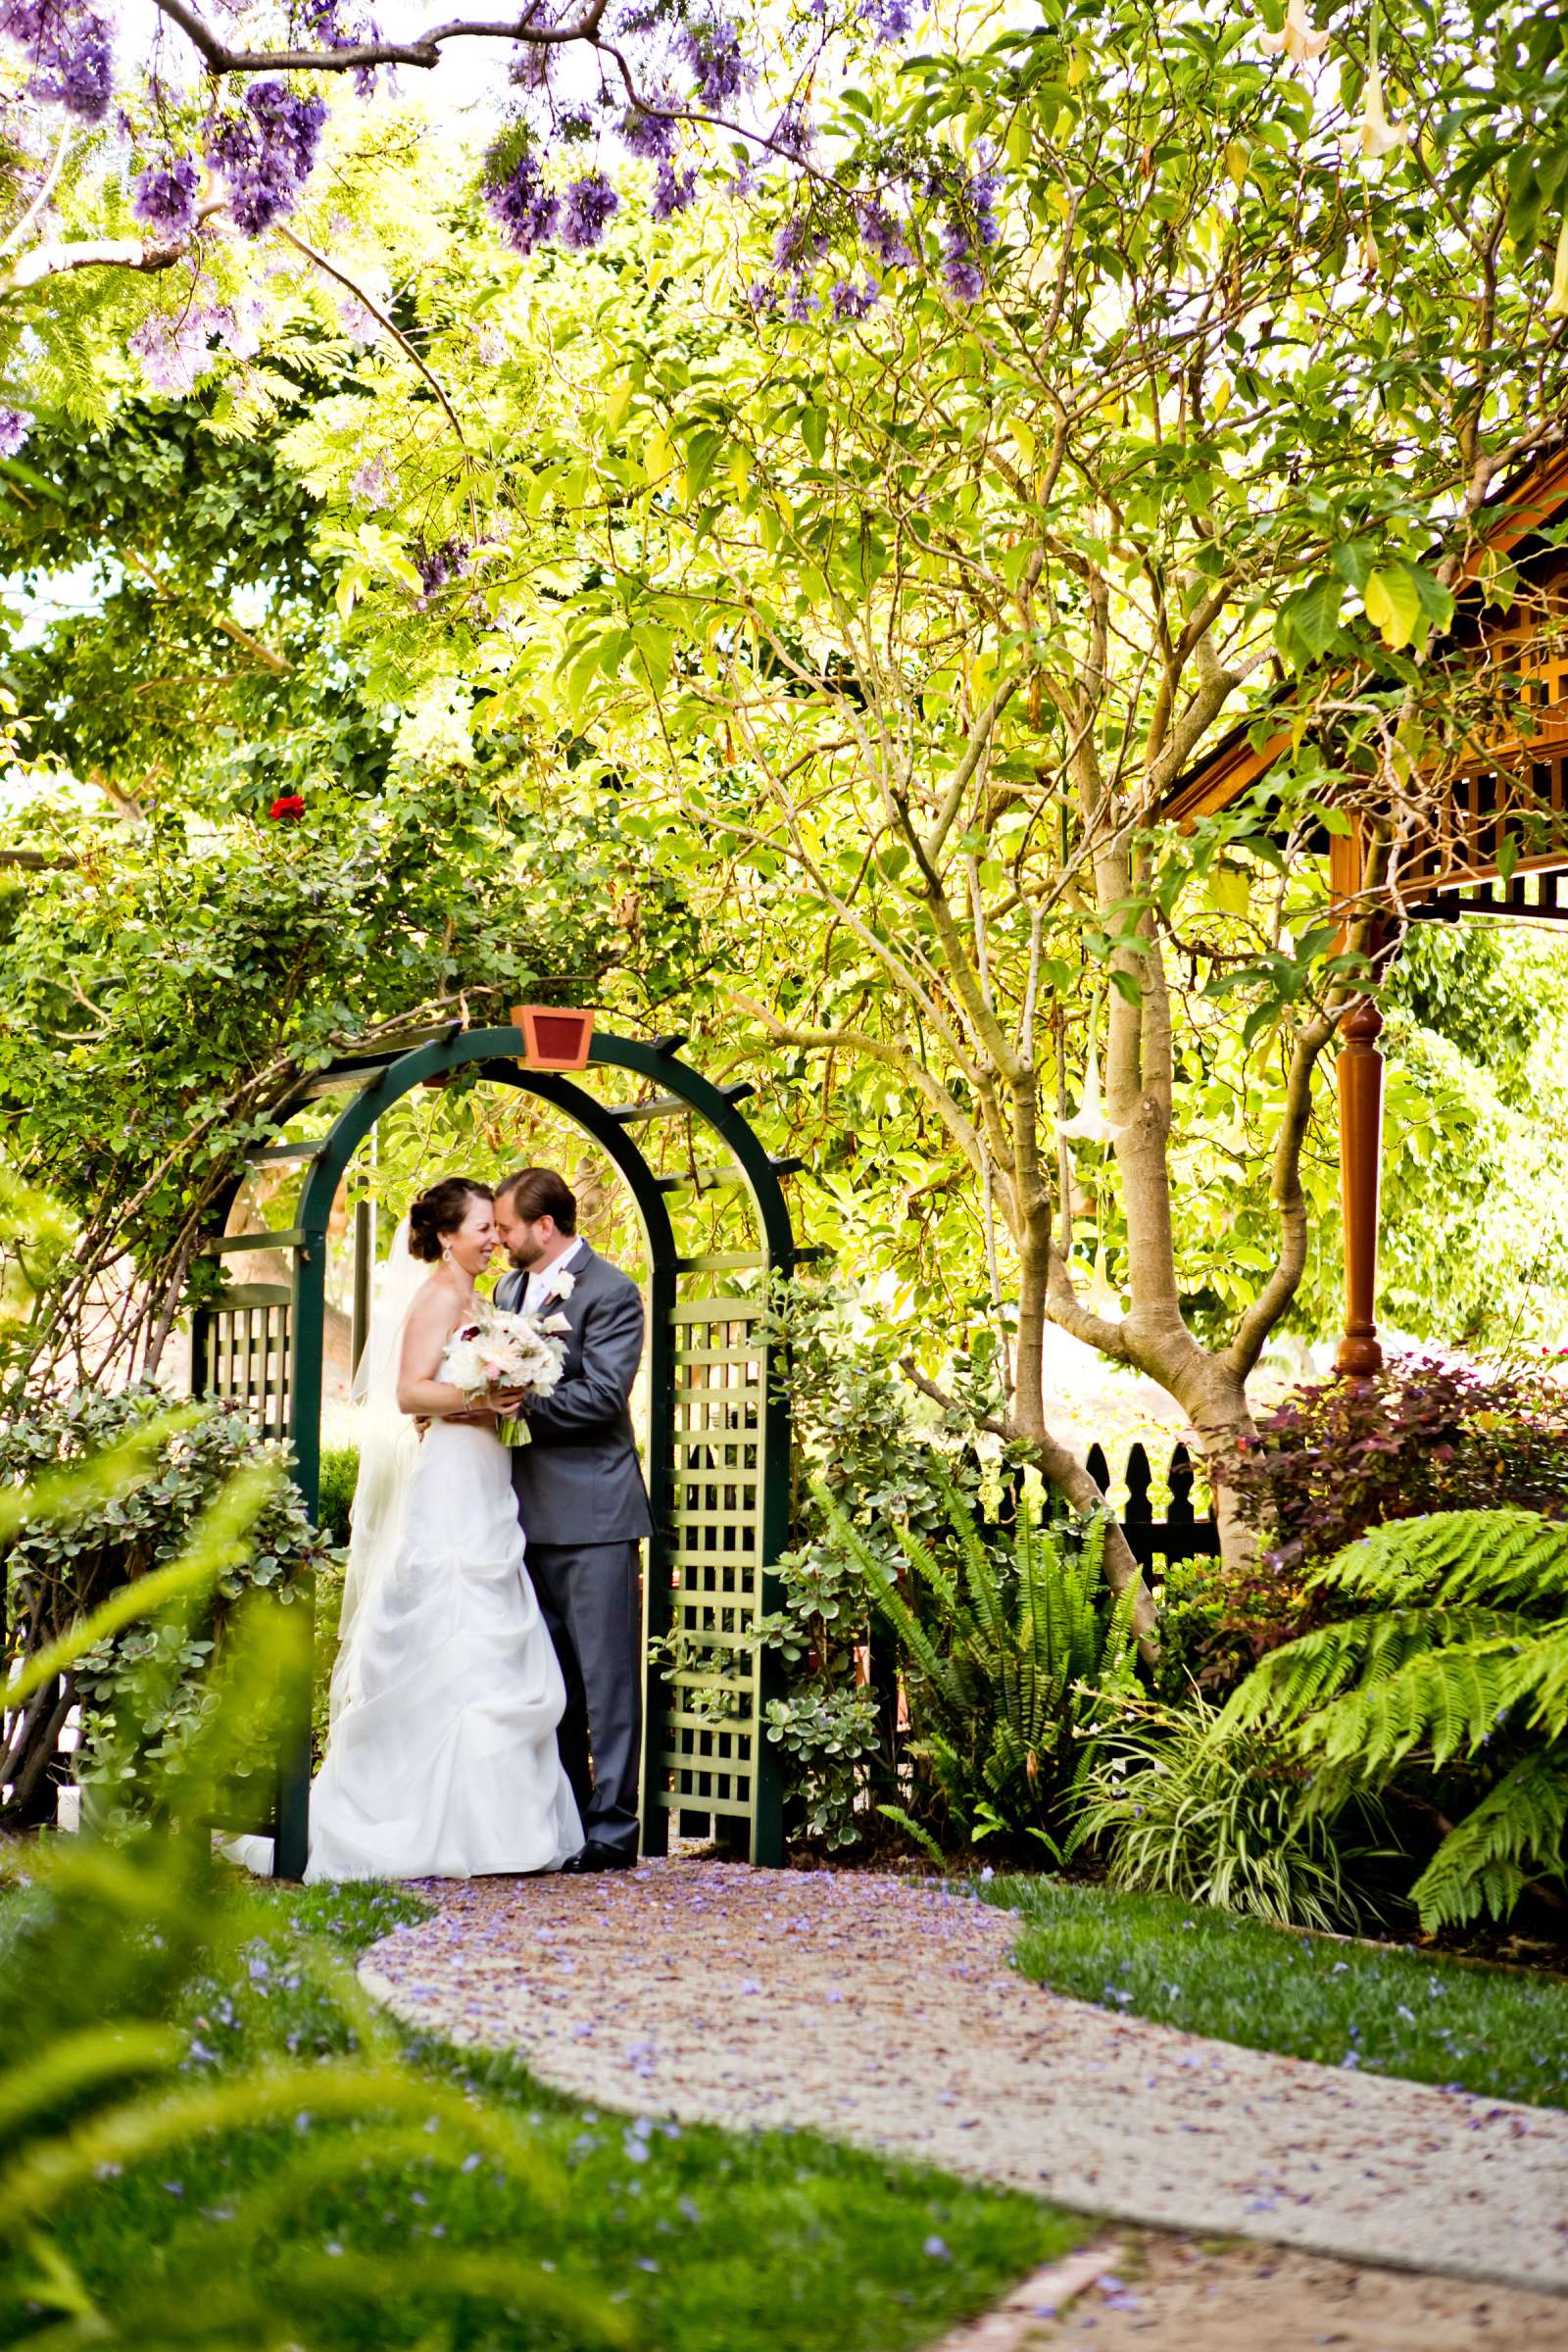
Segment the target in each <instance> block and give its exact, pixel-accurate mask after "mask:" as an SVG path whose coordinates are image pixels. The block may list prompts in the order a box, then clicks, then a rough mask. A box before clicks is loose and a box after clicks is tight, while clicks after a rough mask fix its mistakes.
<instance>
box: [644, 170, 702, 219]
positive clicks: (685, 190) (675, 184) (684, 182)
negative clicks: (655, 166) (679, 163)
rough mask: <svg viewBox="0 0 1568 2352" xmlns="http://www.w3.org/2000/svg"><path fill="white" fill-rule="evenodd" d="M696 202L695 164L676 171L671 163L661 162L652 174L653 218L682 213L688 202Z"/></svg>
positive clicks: (668, 216) (666, 217)
mask: <svg viewBox="0 0 1568 2352" xmlns="http://www.w3.org/2000/svg"><path fill="white" fill-rule="evenodd" d="M696 202H697V167H696V165H695V164H694V165H692V166H691V167H690V168H689V169H688V170H686V171H684V172H678V171H677V170H676V169H675V166H674V165H673V164H667V163H666V164H661V165H660V167H659V170H658V172H656V173H655V174H654V219H655V220H656V221H667V220H668V219H669V218H670V216H671V214H673V213H683V212H684V211H685V210H686V207H687V206H688V205H689V204H695V203H696Z"/></svg>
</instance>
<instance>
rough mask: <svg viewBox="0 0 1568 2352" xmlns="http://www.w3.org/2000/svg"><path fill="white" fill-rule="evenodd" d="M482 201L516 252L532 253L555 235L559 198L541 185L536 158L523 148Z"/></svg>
mask: <svg viewBox="0 0 1568 2352" xmlns="http://www.w3.org/2000/svg"><path fill="white" fill-rule="evenodd" d="M485 202H486V203H487V204H488V205H489V207H490V210H491V211H492V212H493V213H494V215H495V217H496V219H497V221H499V222H500V225H501V230H502V234H503V235H504V236H505V238H506V240H507V243H508V244H509V245H511V246H512V247H514V249H515V251H516V252H518V253H524V254H526V253H532V251H533V249H534V247H535V246H536V245H539V244H542V243H543V241H544V239H545V238H546V237H548V236H551V235H553V234H554V232H555V227H556V222H557V221H558V220H559V219H560V216H561V198H560V197H559V196H557V195H556V194H554V193H553V191H552V190H550V189H549V188H547V187H546V186H545V182H544V173H543V172H541V171H540V169H539V159H538V157H537V156H536V155H535V154H534V153H533V151H532V149H531V148H528V149H525V150H524V151H523V153H522V154H521V155H519V156H518V158H517V160H516V162H515V164H514V165H513V166H512V168H511V170H510V171H509V172H507V173H506V174H505V176H504V177H503V178H500V179H495V180H492V181H491V182H490V185H489V186H488V187H487V188H486V189H485Z"/></svg>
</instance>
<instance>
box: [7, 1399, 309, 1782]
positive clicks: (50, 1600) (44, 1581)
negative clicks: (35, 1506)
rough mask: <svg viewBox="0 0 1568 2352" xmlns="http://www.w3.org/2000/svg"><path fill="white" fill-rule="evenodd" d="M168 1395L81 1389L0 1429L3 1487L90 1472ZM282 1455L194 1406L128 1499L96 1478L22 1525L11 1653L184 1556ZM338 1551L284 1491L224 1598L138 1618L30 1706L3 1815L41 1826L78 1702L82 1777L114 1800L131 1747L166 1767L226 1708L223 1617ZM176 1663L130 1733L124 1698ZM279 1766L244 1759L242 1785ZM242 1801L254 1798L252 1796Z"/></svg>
mask: <svg viewBox="0 0 1568 2352" xmlns="http://www.w3.org/2000/svg"><path fill="white" fill-rule="evenodd" d="M168 1409H169V1398H168V1397H167V1396H165V1395H164V1394H163V1392H162V1391H160V1390H158V1389H156V1388H153V1387H152V1386H150V1385H146V1384H143V1385H140V1386H138V1387H135V1388H130V1389H125V1390H122V1391H120V1392H119V1393H117V1394H113V1395H110V1394H106V1393H105V1392H104V1391H102V1390H99V1389H94V1388H82V1389H78V1390H77V1391H76V1392H75V1393H74V1394H73V1396H71V1397H66V1398H64V1399H63V1400H53V1399H51V1400H49V1401H46V1402H42V1403H38V1404H35V1405H33V1406H31V1407H30V1408H29V1409H27V1410H26V1411H24V1412H18V1413H13V1414H11V1415H9V1416H7V1417H6V1418H5V1419H3V1420H0V1486H5V1487H11V1486H19V1487H20V1486H24V1485H26V1484H28V1483H30V1482H32V1481H34V1480H35V1479H37V1478H38V1477H39V1476H40V1475H44V1474H47V1473H50V1472H54V1471H58V1470H66V1469H70V1468H71V1467H73V1466H74V1465H87V1464H89V1463H91V1462H92V1461H93V1460H94V1459H95V1458H96V1457H97V1456H99V1455H101V1454H103V1453H104V1452H106V1451H107V1450H108V1449H109V1448H111V1447H112V1446H117V1445H119V1444H121V1443H122V1442H123V1440H124V1439H125V1438H127V1437H128V1436H129V1435H130V1434H131V1433H132V1432H133V1431H135V1430H137V1429H140V1428H143V1427H145V1426H146V1425H148V1424H149V1423H151V1422H153V1421H155V1420H156V1419H157V1418H158V1417H159V1416H160V1415H162V1414H164V1413H167V1411H168ZM283 1459H284V1456H283V1449H282V1448H281V1447H280V1446H276V1445H273V1444H270V1443H269V1442H265V1441H263V1440H261V1439H258V1438H257V1436H256V1435H255V1433H254V1431H253V1430H252V1429H251V1427H250V1425H249V1423H248V1422H247V1421H246V1420H244V1418H243V1417H242V1416H241V1415H240V1414H238V1413H235V1412H231V1411H228V1410H226V1409H224V1408H223V1407H222V1406H221V1405H209V1406H203V1407H200V1408H196V1410H195V1411H194V1413H193V1416H192V1417H191V1419H190V1420H189V1423H188V1425H187V1426H185V1427H183V1428H181V1429H178V1430H176V1431H174V1432H173V1433H172V1435H170V1436H169V1437H168V1438H167V1439H165V1441H164V1442H163V1443H162V1444H161V1446H159V1447H158V1449H157V1453H156V1455H155V1460H154V1467H153V1472H152V1475H151V1476H149V1477H147V1478H146V1479H144V1480H143V1481H142V1482H141V1483H140V1484H139V1485H137V1486H136V1487H135V1488H134V1489H132V1490H131V1491H130V1492H128V1493H122V1494H117V1495H113V1496H110V1497H108V1498H105V1497H104V1496H103V1495H101V1494H99V1493H98V1492H97V1491H96V1490H95V1489H94V1488H93V1487H92V1486H91V1484H90V1482H88V1483H86V1484H84V1486H83V1488H82V1491H81V1492H82V1497H83V1498H82V1499H78V1501H77V1502H76V1503H75V1504H74V1505H73V1508H71V1509H70V1510H69V1511H66V1512H62V1513H61V1514H60V1515H59V1516H58V1517H55V1518H52V1519H49V1520H45V1521H38V1522H34V1523H33V1524H31V1525H29V1526H26V1527H25V1528H24V1529H23V1530H22V1531H21V1532H20V1533H19V1534H18V1535H16V1536H15V1537H14V1538H13V1539H12V1541H11V1542H10V1543H9V1544H7V1545H6V1546H5V1547H4V1550H3V1552H0V1560H3V1564H4V1572H5V1605H6V1617H5V1624H6V1651H7V1655H8V1657H10V1658H12V1659H18V1658H23V1659H25V1658H28V1657H31V1656H33V1655H35V1654H36V1653H37V1652H38V1651H40V1650H41V1649H42V1648H44V1647H45V1645H46V1644H48V1643H50V1642H56V1641H58V1640H60V1639H61V1638H62V1637H63V1636H64V1635H65V1634H66V1633H68V1632H69V1630H70V1629H71V1628H72V1627H73V1625H75V1624H76V1623H77V1622H78V1621H79V1620H80V1619H82V1618H83V1617H85V1616H87V1615H89V1614H90V1613H91V1612H92V1611H93V1610H95V1609H97V1608H99V1607H100V1606H101V1605H102V1603H103V1602H104V1601H105V1600H106V1599H108V1597H109V1596H110V1594H111V1593H115V1592H117V1591H118V1590H119V1589H120V1588H121V1587H122V1586H124V1585H127V1584H132V1583H134V1582H135V1581H136V1580H137V1579H138V1578H140V1577H144V1576H146V1575H148V1574H149V1573H150V1572H151V1571H153V1570H154V1569H158V1568H162V1567H165V1566H167V1565H168V1564H169V1563H170V1562H172V1560H174V1559H176V1558H178V1557H179V1555H180V1554H181V1552H182V1551H183V1550H184V1549H185V1547H186V1544H187V1542H188V1540H189V1538H190V1536H191V1534H192V1532H193V1530H194V1529H195V1527H196V1525H197V1523H198V1522H199V1521H200V1520H201V1518H202V1517H203V1515H204V1514H205V1513H206V1512H208V1511H209V1510H210V1509H211V1508H212V1507H213V1505H214V1504H215V1503H216V1501H217V1499H218V1496H219V1495H220V1494H221V1492H222V1491H223V1490H224V1489H225V1487H227V1486H228V1484H229V1482H230V1481H231V1480H232V1478H233V1477H234V1475H235V1473H236V1472H238V1471H240V1470H242V1469H244V1468H245V1467H247V1466H248V1465H253V1464H257V1463H267V1464H279V1463H281V1462H282V1461H283ZM335 1565H336V1554H335V1553H334V1551H333V1549H332V1547H331V1545H330V1544H327V1543H325V1542H324V1541H323V1539H322V1537H321V1536H320V1535H319V1533H318V1531H317V1530H316V1529H315V1528H314V1527H313V1526H312V1525H311V1522H310V1519H309V1518H308V1516H307V1514H306V1512H305V1509H304V1506H303V1504H302V1503H301V1501H300V1498H299V1495H298V1494H297V1492H296V1490H295V1489H294V1487H293V1486H292V1485H291V1484H290V1483H289V1482H288V1481H287V1480H286V1479H280V1480H278V1482H277V1485H276V1488H275V1491H274V1492H273V1493H272V1495H270V1498H269V1500H268V1502H267V1504H266V1506H265V1508H264V1509H263V1511H262V1513H261V1516H260V1517H259V1518H258V1520H257V1522H256V1525H255V1528H254V1531H253V1533H252V1537H251V1540H250V1543H249V1545H248V1550H247V1556H246V1558H245V1560H244V1562H243V1564H242V1565H241V1566H238V1567H236V1568H233V1569H231V1570H230V1571H229V1572H228V1573H227V1574H225V1575H224V1576H223V1577H222V1579H221V1582H220V1583H219V1585H218V1588H217V1592H216V1595H215V1597H214V1600H213V1602H212V1604H211V1605H210V1606H209V1607H207V1608H205V1609H204V1610H202V1611H201V1612H200V1613H199V1614H198V1615H196V1616H194V1617H193V1618H191V1619H189V1620H187V1621H184V1622H177V1623H176V1622H175V1621H173V1620H171V1619H164V1620H162V1621H160V1622H159V1623H158V1624H157V1625H153V1624H143V1625H135V1626H131V1627H129V1628H127V1629H126V1631H124V1632H123V1633H121V1634H118V1635H116V1636H115V1637H113V1639H111V1640H109V1641H104V1642H97V1643H95V1644H94V1645H93V1646H92V1647H91V1648H89V1649H87V1650H85V1651H84V1652H83V1653H82V1654H81V1655H80V1657H79V1658H78V1659H77V1661H76V1663H75V1666H74V1668H73V1672H72V1673H71V1674H70V1675H69V1676H68V1677H67V1678H66V1680H65V1683H64V1685H63V1687H51V1688H50V1690H48V1691H45V1692H43V1693H40V1695H39V1697H38V1698H37V1699H36V1700H35V1701H34V1702H33V1703H32V1705H31V1706H29V1707H26V1708H24V1709H23V1710H21V1711H20V1713H19V1716H18V1720H17V1722H16V1724H15V1726H14V1727H13V1732H12V1738H11V1740H10V1743H9V1748H8V1752H7V1757H6V1762H5V1766H4V1771H3V1778H4V1779H5V1780H6V1781H8V1782H10V1783H11V1784H12V1793H11V1796H10V1798H9V1800H8V1801H7V1803H6V1805H5V1807H4V1809H3V1810H0V1821H3V1822H6V1823H7V1824H13V1823H16V1822H21V1821H26V1820H29V1819H36V1818H38V1817H39V1815H40V1814H41V1813H42V1812H43V1811H44V1810H45V1809H46V1804H47V1798H48V1770H49V1760H50V1758H51V1757H52V1755H53V1754H54V1751H55V1745H56V1740H57V1737H58V1733H59V1729H60V1726H61V1724H62V1723H63V1722H64V1720H65V1716H66V1713H67V1711H68V1709H69V1708H70V1706H71V1705H72V1704H73V1703H74V1702H75V1701H77V1700H79V1701H80V1704H81V1710H82V1718H81V1746H80V1749H79V1751H78V1758H77V1771H78V1777H79V1778H80V1779H81V1781H82V1783H83V1785H84V1786H92V1787H95V1788H97V1789H99V1790H100V1791H101V1793H102V1795H103V1797H104V1798H105V1799H106V1800H111V1801H112V1799H113V1797H114V1795H115V1794H116V1793H118V1792H119V1791H120V1790H121V1789H123V1787H124V1785H125V1784H126V1783H127V1782H128V1781H129V1780H130V1778H131V1777H132V1771H133V1768H132V1765H131V1762H130V1757H131V1753H132V1749H133V1746H134V1745H135V1744H136V1743H137V1742H138V1741H140V1742H142V1743H143V1744H144V1752H147V1753H150V1754H151V1756H152V1757H153V1758H154V1759H155V1760H156V1762H157V1763H158V1764H159V1765H160V1767H161V1768H162V1767H167V1766H170V1765H172V1763H173V1762H174V1761H175V1760H176V1759H177V1757H178V1755H179V1754H180V1752H181V1751H182V1750H183V1749H184V1748H185V1747H186V1746H188V1744H189V1743H190V1741H191V1740H192V1739H193V1738H194V1736H195V1735H196V1733H197V1731H198V1729H199V1727H200V1725H201V1723H202V1720H203V1717H204V1713H205V1712H206V1711H207V1710H208V1709H209V1708H210V1706H211V1705H212V1704H213V1703H214V1702H213V1699H212V1696H211V1693H210V1691H207V1690H206V1689H205V1688H204V1682H203V1677H204V1673H205V1670H206V1667H207V1664H208V1661H209V1660H210V1659H211V1657H212V1656H213V1653H214V1650H215V1648H216V1647H217V1645H218V1644H219V1643H220V1642H221V1639H222V1633H223V1627H224V1624H225V1621H226V1620H227V1618H228V1617H229V1616H230V1614H231V1613H232V1611H233V1609H234V1606H235V1604H236V1603H237V1602H238V1601H239V1600H240V1599H241V1598H242V1596H243V1595H244V1594H246V1593H252V1592H256V1591H269V1590H270V1591H273V1592H275V1593H276V1594H277V1596H278V1597H279V1598H280V1599H281V1600H283V1601H285V1602H287V1601H290V1600H292V1598H293V1597H294V1595H295V1593H296V1592H297V1591H298V1590H299V1588H300V1582H301V1579H303V1578H305V1577H307V1576H309V1575H310V1574H312V1573H313V1572H314V1571H315V1570H317V1569H318V1568H323V1567H324V1568H326V1569H328V1570H331V1569H333V1568H334V1567H335ZM155 1657H156V1660H157V1662H158V1663H160V1664H161V1665H166V1666H167V1665H169V1664H171V1663H172V1665H173V1666H174V1667H175V1669H176V1671H175V1672H174V1673H173V1674H172V1677H171V1678H170V1679H169V1681H168V1684H167V1688H166V1689H164V1691H163V1693H162V1696H161V1698H160V1700H159V1706H158V1716H157V1720H156V1721H155V1722H152V1723H150V1724H147V1725H143V1726H140V1727H138V1729H137V1730H136V1731H135V1732H134V1733H133V1732H132V1729H131V1728H130V1725H129V1721H128V1717H129V1715H130V1713H131V1710H130V1709H129V1707H128V1705H127V1704H125V1703H123V1702H124V1701H125V1700H126V1698H127V1694H128V1692H129V1691H130V1690H131V1687H132V1686H133V1685H137V1686H139V1684H140V1682H141V1678H142V1670H143V1669H144V1668H145V1667H146V1666H147V1665H148V1664H149V1663H150V1662H152V1661H153V1660H154V1659H155ZM270 1768H271V1758H270V1754H269V1753H267V1752H266V1751H265V1750H260V1749H259V1750H258V1751H257V1752H256V1753H255V1754H254V1755H252V1756H250V1757H248V1758H244V1759H241V1761H240V1763H239V1765H238V1767H237V1772H238V1777H239V1778H240V1779H241V1780H242V1781H243V1780H244V1779H246V1778H252V1779H254V1780H257V1781H258V1782H259V1781H260V1780H261V1779H262V1777H263V1776H265V1775H267V1774H268V1773H269V1772H270ZM241 1801H242V1802H243V1801H244V1800H243V1797H242V1799H241Z"/></svg>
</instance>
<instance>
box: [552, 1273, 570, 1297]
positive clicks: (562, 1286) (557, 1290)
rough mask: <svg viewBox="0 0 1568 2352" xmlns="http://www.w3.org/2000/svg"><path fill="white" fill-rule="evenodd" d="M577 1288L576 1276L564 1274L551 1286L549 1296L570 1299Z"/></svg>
mask: <svg viewBox="0 0 1568 2352" xmlns="http://www.w3.org/2000/svg"><path fill="white" fill-rule="evenodd" d="M576 1288H577V1277H576V1275H575V1274H562V1275H560V1276H558V1277H557V1279H556V1281H554V1282H553V1283H552V1284H551V1286H550V1294H549V1295H550V1297H551V1298H553V1299H569V1298H570V1297H571V1294H572V1292H573V1291H574V1290H575V1289H576Z"/></svg>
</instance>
